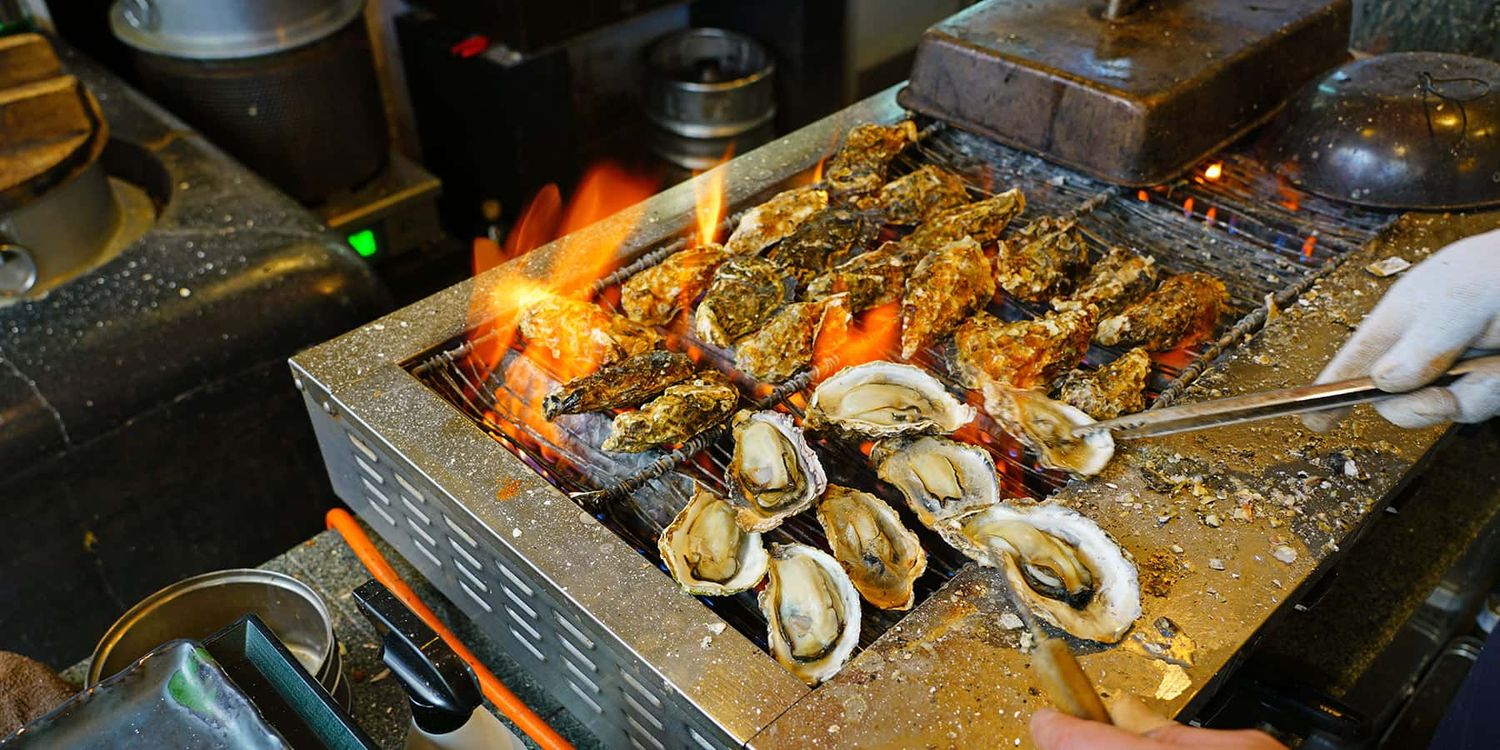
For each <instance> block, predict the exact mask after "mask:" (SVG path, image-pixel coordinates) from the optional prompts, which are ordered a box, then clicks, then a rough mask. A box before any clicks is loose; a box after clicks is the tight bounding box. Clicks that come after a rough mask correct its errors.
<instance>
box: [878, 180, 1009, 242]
mask: <svg viewBox="0 0 1500 750" xmlns="http://www.w3.org/2000/svg"><path fill="white" fill-rule="evenodd" d="M1024 210H1026V197H1025V196H1023V195H1021V191H1020V190H1019V189H1017V188H1012V189H1010V190H1007V191H1005V192H1003V193H1000V194H998V195H994V196H991V197H989V198H985V199H984V200H982V201H975V202H974V203H970V204H967V205H964V206H959V207H958V208H952V209H949V210H947V211H944V212H942V213H940V214H938V215H937V216H934V217H932V218H931V219H928V220H927V221H924V222H922V223H921V224H920V225H919V226H917V228H916V229H914V230H912V233H911V234H909V235H907V236H906V238H905V239H903V240H902V242H905V243H907V244H909V245H911V246H912V247H919V248H922V249H923V250H936V249H939V248H941V247H943V246H944V245H947V244H948V243H950V242H953V241H955V240H960V239H963V238H964V237H973V238H974V241H975V242H978V243H979V244H981V245H984V244H988V243H990V242H994V241H995V240H996V239H998V238H999V237H1000V233H1001V232H1003V231H1005V227H1006V225H1008V224H1010V220H1011V219H1014V218H1016V217H1017V216H1020V215H1021V212H1022V211H1024Z"/></svg>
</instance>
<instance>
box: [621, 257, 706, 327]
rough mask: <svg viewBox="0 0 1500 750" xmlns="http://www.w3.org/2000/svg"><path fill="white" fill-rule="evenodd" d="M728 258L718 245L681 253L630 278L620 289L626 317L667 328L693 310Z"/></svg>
mask: <svg viewBox="0 0 1500 750" xmlns="http://www.w3.org/2000/svg"><path fill="white" fill-rule="evenodd" d="M728 257H729V253H728V252H726V251H725V250H724V248H722V247H720V246H719V245H714V244H708V245H699V246H698V247H690V248H688V249H686V250H679V251H677V252H675V253H672V254H671V255H669V256H667V257H666V258H665V259H664V260H662V262H660V263H657V264H656V265H654V266H652V267H650V268H647V269H646V270H644V271H641V272H640V273H638V274H636V275H634V276H631V277H630V279H629V280H628V281H626V282H625V284H624V285H623V286H621V287H620V306H621V307H622V308H624V309H625V317H627V318H630V319H631V320H634V321H635V322H637V323H642V324H645V325H648V326H660V325H666V324H667V323H670V322H672V319H673V318H675V317H677V313H679V312H681V311H683V310H687V309H690V308H691V307H692V305H693V303H694V302H695V301H697V299H698V298H699V297H701V296H703V292H704V290H706V289H708V284H709V282H711V281H713V278H714V271H716V270H718V268H719V264H720V263H723V262H724V259H725V258H728Z"/></svg>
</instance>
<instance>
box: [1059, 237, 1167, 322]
mask: <svg viewBox="0 0 1500 750" xmlns="http://www.w3.org/2000/svg"><path fill="white" fill-rule="evenodd" d="M1155 285H1156V259H1155V258H1153V257H1151V256H1149V255H1144V256H1143V255H1137V254H1136V253H1133V252H1131V251H1129V250H1126V249H1125V248H1123V247H1112V248H1110V250H1109V253H1108V254H1107V255H1105V256H1104V257H1103V258H1101V259H1100V260H1099V262H1098V263H1095V264H1094V265H1093V267H1092V268H1090V269H1089V272H1088V275H1087V276H1085V277H1084V278H1083V281H1081V282H1079V284H1078V288H1077V289H1075V290H1074V291H1073V293H1072V294H1071V295H1069V296H1067V297H1054V298H1053V299H1052V309H1054V310H1079V309H1083V308H1085V307H1087V306H1089V305H1093V306H1094V307H1095V308H1096V309H1098V311H1099V317H1101V318H1107V317H1109V316H1111V315H1114V314H1115V313H1117V312H1119V311H1120V310H1123V309H1124V308H1125V306H1126V305H1128V304H1130V303H1132V302H1134V301H1136V300H1138V299H1140V298H1141V297H1143V296H1145V294H1146V292H1149V291H1151V287H1153V286H1155Z"/></svg>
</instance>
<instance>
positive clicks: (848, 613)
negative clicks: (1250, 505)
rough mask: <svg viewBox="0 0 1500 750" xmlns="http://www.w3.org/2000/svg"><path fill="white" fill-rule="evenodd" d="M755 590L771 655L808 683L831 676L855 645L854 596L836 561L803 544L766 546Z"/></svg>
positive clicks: (856, 610)
mask: <svg viewBox="0 0 1500 750" xmlns="http://www.w3.org/2000/svg"><path fill="white" fill-rule="evenodd" d="M768 575H769V579H768V580H767V582H766V587H765V589H764V590H762V591H761V592H760V611H761V612H763V613H765V616H766V624H767V630H768V638H767V640H768V641H769V642H770V646H771V655H772V656H774V657H776V660H777V661H779V662H781V665H782V666H784V667H786V668H787V670H788V671H790V672H791V673H792V674H794V675H796V676H797V677H799V678H801V679H802V681H803V682H806V683H807V684H809V685H816V684H818V683H820V682H822V681H824V680H826V679H828V678H829V677H832V676H833V675H834V674H835V673H837V672H838V671H839V669H841V668H843V666H844V662H846V661H848V660H849V655H850V654H853V653H854V648H855V646H857V645H858V644H859V592H858V591H856V590H855V589H854V583H853V582H851V581H850V580H849V576H848V574H846V573H845V572H844V569H843V568H841V567H839V564H838V562H837V561H836V560H834V559H833V558H832V557H830V556H829V555H828V553H827V552H824V551H822V550H819V549H815V548H813V547H809V546H807V545H805V544H775V545H772V546H771V566H770V568H769V570H768Z"/></svg>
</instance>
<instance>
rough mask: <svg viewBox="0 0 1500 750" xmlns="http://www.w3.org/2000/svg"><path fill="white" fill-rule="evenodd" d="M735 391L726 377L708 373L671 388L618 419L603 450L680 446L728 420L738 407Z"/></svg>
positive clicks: (634, 451)
mask: <svg viewBox="0 0 1500 750" xmlns="http://www.w3.org/2000/svg"><path fill="white" fill-rule="evenodd" d="M739 400H740V392H739V391H737V390H735V388H734V385H733V384H732V383H730V382H729V379H728V378H726V377H725V376H724V375H723V373H720V372H718V371H716V370H708V371H705V372H701V373H698V376H697V377H695V378H693V379H692V380H689V381H687V382H685V383H678V384H677V385H674V386H672V387H670V388H668V389H667V390H666V391H665V392H664V393H662V394H661V395H660V396H657V397H656V398H654V399H651V400H650V401H648V402H646V405H645V406H642V407H641V408H640V409H638V410H636V411H627V412H624V413H622V414H618V415H616V416H615V420H614V423H613V424H612V425H611V426H610V430H609V437H607V438H605V439H604V444H603V445H602V446H601V447H602V448H603V449H604V450H607V451H617V452H621V453H640V452H641V451H647V450H650V449H652V448H657V447H660V446H663V445H668V444H672V443H680V442H682V441H684V440H687V439H688V438H691V437H692V436H694V435H697V434H698V433H700V432H702V431H704V430H706V429H708V428H709V427H712V426H713V425H714V424H715V423H717V422H718V421H719V420H721V419H723V418H724V417H727V416H729V413H730V412H732V411H734V407H735V406H736V405H737V404H738V403H739Z"/></svg>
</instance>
